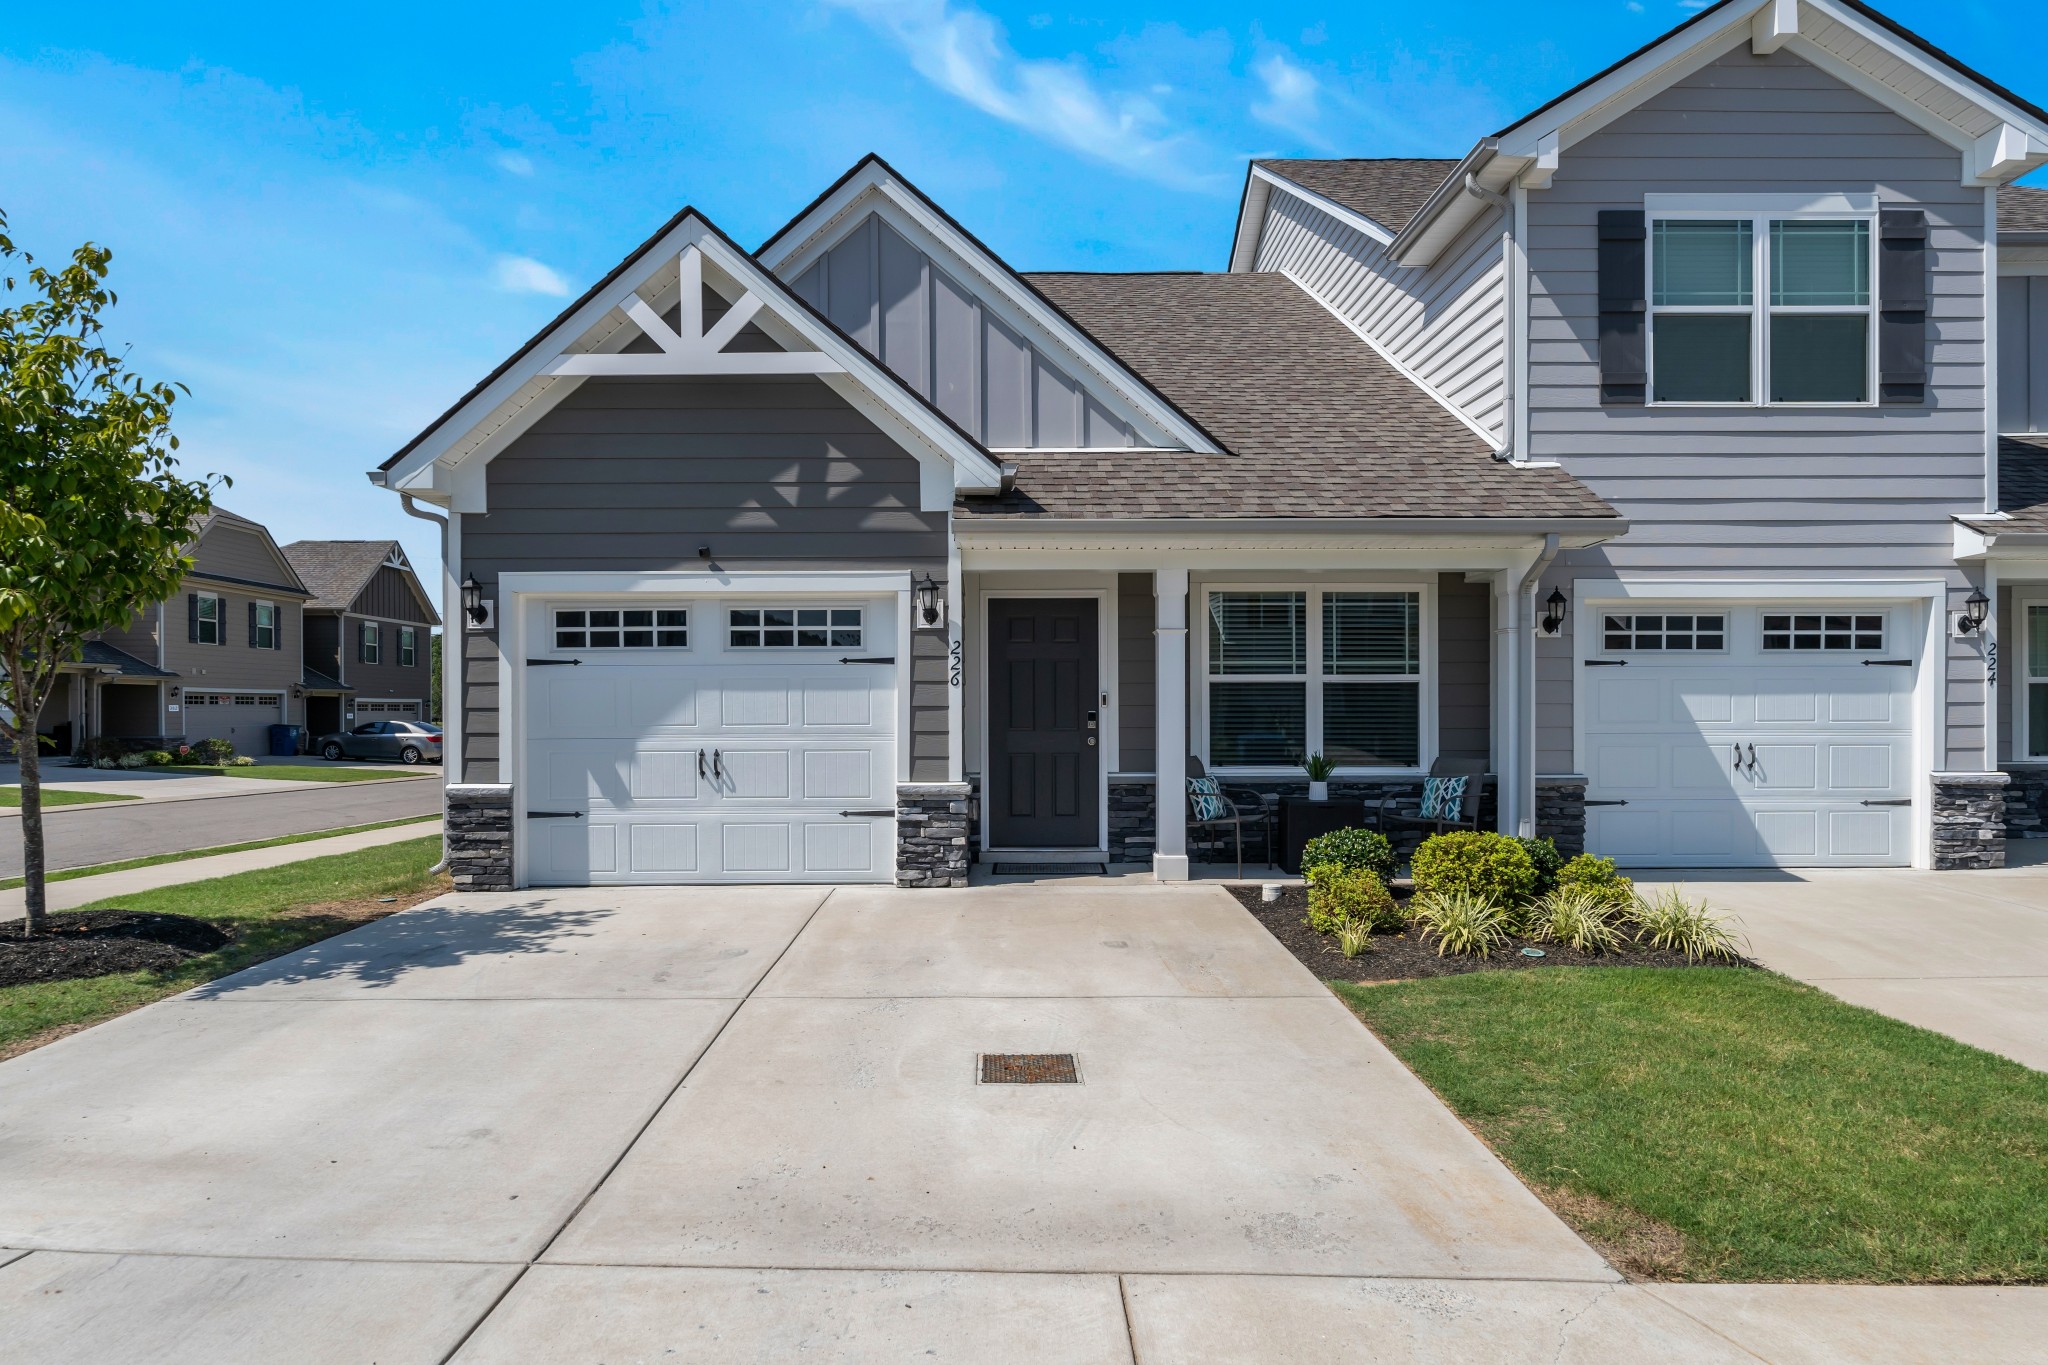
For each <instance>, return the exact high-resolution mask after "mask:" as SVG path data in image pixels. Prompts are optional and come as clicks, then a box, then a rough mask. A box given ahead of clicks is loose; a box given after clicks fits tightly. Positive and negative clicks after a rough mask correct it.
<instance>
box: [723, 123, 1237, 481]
mask: <svg viewBox="0 0 2048 1365" xmlns="http://www.w3.org/2000/svg"><path fill="white" fill-rule="evenodd" d="M755 254H756V256H757V257H759V259H760V260H761V261H762V263H763V264H765V265H767V266H768V267H769V268H770V269H772V270H773V271H774V272H775V273H776V274H777V275H778V276H779V277H781V278H782V279H784V280H787V281H790V282H791V283H792V285H793V286H794V287H795V288H796V290H797V292H798V293H800V294H802V295H804V297H805V298H806V299H807V300H808V301H809V302H811V303H812V305H813V306H815V307H817V308H819V309H820V310H821V311H823V312H824V313H825V314H826V315H827V316H828V317H830V318H832V320H833V321H834V323H835V324H837V325H839V326H840V327H841V328H842V329H843V330H845V331H846V332H847V333H848V334H849V335H852V336H854V337H855V338H856V339H858V340H859V341H860V342H861V343H862V345H864V346H866V347H867V348H868V349H869V350H870V352H871V353H872V354H875V355H877V356H879V357H881V358H883V360H884V361H885V363H887V364H888V365H889V366H890V367H891V368H892V369H894V370H895V371H896V372H897V373H898V374H899V375H900V376H902V377H903V378H904V380H905V382H906V383H908V384H909V385H910V386H911V387H913V388H916V389H918V390H919V391H920V392H922V393H925V394H927V395H929V396H930V397H931V398H932V399H933V401H935V402H936V403H937V404H938V405H939V406H940V407H941V408H942V409H943V410H945V411H946V412H947V413H948V415H949V416H951V417H953V418H954V420H956V421H959V422H960V423H961V425H963V426H964V427H966V428H967V429H968V430H969V431H971V432H974V433H975V434H976V435H978V436H980V437H981V438H982V439H983V440H984V442H985V444H987V445H988V446H989V447H990V448H992V449H1006V450H1007V449H1023V448H1033V447H1038V448H1049V449H1062V448H1064V449H1075V448H1086V447H1096V448H1100V447H1113V446H1142V447H1149V448H1169V449H1189V450H1213V449H1216V448H1217V447H1216V442H1215V440H1214V438H1213V437H1212V436H1211V435H1210V433H1208V432H1207V431H1205V430H1203V428H1202V426H1201V424H1200V423H1199V422H1197V421H1195V420H1193V419H1192V418H1191V417H1190V416H1189V415H1188V414H1187V413H1186V412H1185V411H1183V410H1182V409H1180V408H1179V407H1177V406H1176V405H1175V404H1174V403H1173V401H1172V400H1171V399H1170V398H1168V397H1167V396H1166V395H1165V394H1162V393H1160V392H1159V391H1158V390H1157V389H1156V388H1155V387H1154V386H1153V385H1151V384H1150V383H1148V382H1147V381H1146V379H1145V378H1144V376H1143V375H1141V374H1139V373H1138V372H1137V371H1135V370H1133V369H1132V368H1131V367H1130V366H1128V365H1126V364H1125V363H1124V362H1123V360H1122V359H1121V358H1119V357H1118V356H1117V355H1116V354H1115V353H1114V352H1113V351H1112V350H1111V349H1110V348H1109V347H1107V346H1104V345H1103V344H1102V342H1101V341H1100V340H1098V339H1097V338H1096V337H1095V336H1094V335H1092V334H1091V333H1090V332H1089V331H1088V330H1087V329H1086V328H1085V327H1083V326H1082V325H1080V324H1079V323H1077V322H1076V321H1075V320H1074V319H1073V318H1072V317H1071V316H1069V315H1068V314H1067V313H1065V312H1064V311H1062V310H1061V309H1060V307H1059V306H1058V304H1056V303H1055V302H1054V301H1053V300H1051V299H1050V298H1048V297H1046V295H1045V294H1044V293H1043V292H1042V291H1041V290H1039V289H1037V288H1036V287H1035V286H1034V285H1032V284H1031V283H1030V281H1029V280H1028V279H1027V278H1026V277H1025V276H1023V275H1021V274H1019V273H1018V272H1017V271H1016V270H1014V269H1012V268H1011V267H1010V265H1009V264H1008V263H1007V262H1005V261H1004V260H1003V259H1002V258H1001V257H999V256H997V255H996V254H995V253H994V252H993V251H991V250H989V248H988V247H987V246H985V245H983V244H982V242H981V241H980V240H979V239H977V238H976V237H975V236H974V235H973V234H972V233H970V232H968V231H967V229H966V228H964V227H962V226H961V225H960V224H959V223H958V222H957V221H955V220H954V219H953V218H952V217H951V215H949V214H947V213H946V212H945V210H943V209H941V208H940V207H939V206H938V205H937V204H936V203H934V202H933V201H932V199H931V198H930V197H929V196H927V195H926V194H925V193H924V192H923V191H922V190H920V189H918V188H917V187H916V186H915V185H913V184H912V183H910V181H909V180H907V179H905V178H904V177H903V176H902V175H901V174H899V173H898V172H897V171H896V170H895V168H894V167H892V166H890V165H889V163H888V162H886V161H884V160H883V159H882V158H881V157H879V156H876V155H873V154H872V153H871V154H869V155H868V156H866V157H863V158H862V159H861V160H860V161H859V162H858V163H856V164H855V165H854V167H853V168H852V169H851V170H849V171H848V172H847V173H846V174H845V175H843V176H841V177H840V178H839V180H838V181H837V182H836V183H835V184H834V185H833V186H832V187H831V188H830V189H828V190H826V191H825V193H824V194H822V195H820V196H819V197H818V198H817V199H816V200H815V201H813V202H812V203H811V205H810V206H809V207H807V208H806V209H804V210H803V212H801V213H799V214H798V215H797V216H796V217H795V218H794V219H792V220H791V221H790V222H789V223H788V224H787V225H786V226H784V227H783V228H782V229H781V230H780V231H778V232H777V233H776V234H775V235H774V236H772V237H770V238H769V239H768V241H767V242H766V243H764V244H763V245H762V247H761V248H760V250H759V251H758V252H756V253H755ZM899 319H900V321H897V320H899ZM899 338H900V340H899Z"/></svg>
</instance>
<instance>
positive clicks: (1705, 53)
mask: <svg viewBox="0 0 2048 1365" xmlns="http://www.w3.org/2000/svg"><path fill="white" fill-rule="evenodd" d="M1755 9H1756V6H1755V5H1750V6H1741V5H1737V6H1733V7H1731V8H1730V9H1729V10H1728V11H1726V12H1724V13H1722V14H1721V15H1720V16H1718V17H1717V18H1715V19H1712V20H1709V21H1708V22H1707V23H1706V24H1704V25H1702V26H1701V27H1700V28H1698V29H1691V30H1687V31H1686V32H1684V33H1678V34H1673V35H1672V36H1671V37H1670V38H1667V39H1666V40H1665V41H1663V42H1661V43H1659V44H1657V46H1655V47H1653V48H1651V49H1650V50H1649V51H1648V52H1645V53H1643V54H1642V55H1641V56H1639V57H1637V58H1636V59H1635V60H1634V61H1632V62H1630V63H1628V64H1627V65H1626V66H1624V67H1622V68H1621V69H1620V70H1618V71H1611V72H1609V73H1608V74H1607V75H1606V77H1605V78H1603V79H1602V80H1600V81H1599V82H1597V83H1596V84H1594V85H1590V86H1588V87H1587V88H1585V89H1584V90H1581V91H1579V92H1578V93H1577V94H1576V95H1573V96H1572V97H1571V98H1570V99H1567V100H1565V101H1563V102H1562V103H1560V104H1557V105H1553V106H1552V107H1551V108H1549V109H1546V110H1544V111H1543V112H1542V113H1541V114H1539V115H1536V116H1535V117H1533V118H1531V119H1528V120H1526V121H1525V122H1523V123H1519V124H1517V125H1515V126H1514V127H1512V128H1510V129H1508V130H1507V132H1505V133H1503V134H1502V135H1501V139H1500V150H1501V153H1502V154H1503V155H1506V156H1519V157H1527V158H1529V159H1530V160H1531V161H1534V160H1535V159H1536V158H1538V157H1539V156H1541V155H1542V154H1543V153H1544V152H1545V151H1546V150H1551V151H1553V152H1556V151H1561V150H1562V149H1564V148H1569V147H1570V146H1571V145H1572V144H1573V143H1575V142H1578V141H1580V140H1582V139H1583V138H1586V137H1588V136H1590V135H1591V134H1593V133H1596V132H1598V131H1599V130H1600V129H1601V128H1604V127H1606V126H1607V125H1608V124H1609V123H1612V122H1613V121H1614V120H1615V119H1617V118H1619V117H1621V116H1622V115H1623V114H1625V113H1627V112H1628V111H1629V110H1631V109H1633V108H1635V107H1636V106H1637V105H1639V104H1641V103H1642V102H1643V101H1644V100H1646V99H1648V98H1650V96H1652V95H1654V94H1656V93H1657V92H1659V91H1661V90H1663V89H1665V88H1666V87H1667V86H1670V85H1672V84H1674V83H1675V82H1678V81H1682V80H1684V79H1685V78H1686V77H1687V76H1690V75H1691V74H1693V73H1694V72H1695V71H1698V70H1699V69H1700V68H1702V67H1704V66H1707V65H1709V64H1711V63H1712V62H1714V61H1716V60H1717V59H1719V58H1720V57H1722V56H1724V55H1725V54H1727V53H1729V52H1732V51H1734V50H1735V49H1736V48H1738V47H1741V46H1743V45H1744V44H1746V43H1748V42H1749V23H1750V18H1751V16H1752V15H1753V13H1754V12H1755Z"/></svg>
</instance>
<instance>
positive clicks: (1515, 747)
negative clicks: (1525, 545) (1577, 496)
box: [1492, 569, 1522, 834]
mask: <svg viewBox="0 0 2048 1365" xmlns="http://www.w3.org/2000/svg"><path fill="white" fill-rule="evenodd" d="M1521 577H1522V575H1521V573H1520V572H1519V571H1518V570H1515V569H1501V570H1498V571H1497V572H1495V573H1494V574H1493V575H1492V580H1493V746H1492V748H1493V781H1494V788H1493V791H1494V805H1495V807H1496V820H1495V827H1496V828H1498V829H1499V831H1500V832H1501V833H1502V834H1513V833H1514V832H1515V830H1516V828H1517V827H1518V826H1517V823H1516V822H1517V820H1518V818H1519V814H1520V812H1519V811H1518V810H1517V805H1518V797H1519V794H1520V792H1521V785H1520V783H1519V782H1518V781H1517V780H1516V771H1517V767H1518V763H1517V760H1518V759H1519V758H1520V756H1521V748H1522V746H1521V742H1520V740H1519V738H1518V736H1519V735H1520V734H1521V726H1520V724H1519V723H1518V721H1519V712H1518V710H1517V708H1516V701H1517V699H1518V698H1519V697H1520V695H1521V691H1520V688H1519V686H1518V683H1517V673H1518V665H1519V664H1520V662H1521V648H1520V641H1519V640H1518V638H1517V634H1516V631H1515V614H1516V613H1515V606H1516V601H1515V586H1516V584H1518V583H1519V582H1520V581H1521Z"/></svg>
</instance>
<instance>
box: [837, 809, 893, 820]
mask: <svg viewBox="0 0 2048 1365" xmlns="http://www.w3.org/2000/svg"><path fill="white" fill-rule="evenodd" d="M839 813H840V814H841V815H843V816H846V817H847V818H848V819H852V818H854V817H856V816H861V815H872V816H874V817H875V818H876V819H880V818H881V817H882V816H884V815H894V814H895V813H896V808H895V807H894V806H889V807H887V808H885V809H883V810H843V811H841V812H839Z"/></svg>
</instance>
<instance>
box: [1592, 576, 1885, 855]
mask: <svg viewBox="0 0 2048 1365" xmlns="http://www.w3.org/2000/svg"><path fill="white" fill-rule="evenodd" d="M1589 615H1591V616H1593V620H1592V621H1591V623H1590V624H1592V625H1593V626H1594V628H1595V629H1596V630H1597V631H1598V632H1599V633H1598V635H1597V637H1596V639H1595V641H1594V645H1595V648H1594V649H1593V650H1592V651H1591V653H1590V654H1589V655H1588V657H1587V658H1585V659H1583V660H1582V661H1581V664H1582V673H1583V680H1582V685H1581V688H1580V693H1579V696H1580V702H1581V705H1582V707H1583V716H1582V727H1583V740H1582V743H1583V746H1584V762H1585V772H1586V776H1587V781H1588V785H1587V789H1586V796H1587V800H1588V802H1589V808H1588V810H1587V813H1586V815H1587V846H1588V847H1589V848H1591V849H1592V850H1593V851H1594V852H1597V853H1601V854H1605V855H1607V856H1609V857H1612V858H1614V859H1615V860H1616V861H1617V862H1619V863H1621V864H1623V865H1624V866H1636V867H1749V866H1774V865H1777V866H1845V867H1877V866H1895V865H1902V864H1905V863H1908V862H1910V861H1911V858H1912V835H1913V810H1912V806H1911V797H1912V788H1913V782H1912V778H1913V771H1914V745H1913V736H1914V727H1913V687H1914V674H1915V672H1916V669H1915V667H1914V665H1913V660H1912V658H1911V657H1910V656H1911V653H1912V643H1913V642H1912V640H1911V632H1910V629H1909V627H1908V619H1909V618H1910V616H1911V609H1910V608H1908V607H1906V606H1904V605H1891V606H1886V605H1863V604H1844V605H1826V604H1797V605H1793V604H1788V605H1785V606H1778V605H1775V604H1765V605H1755V604H1742V603H1713V604H1707V603H1698V604H1661V605H1660V604H1656V603H1631V604H1629V605H1628V607H1627V608H1625V609H1618V610H1617V609H1609V610H1606V611H1597V614H1596V613H1589ZM1607 803H1613V804H1607Z"/></svg>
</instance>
